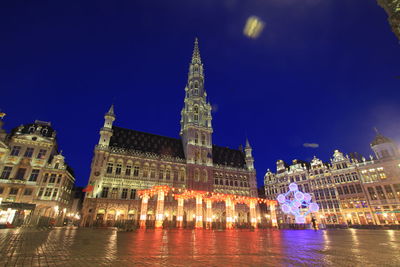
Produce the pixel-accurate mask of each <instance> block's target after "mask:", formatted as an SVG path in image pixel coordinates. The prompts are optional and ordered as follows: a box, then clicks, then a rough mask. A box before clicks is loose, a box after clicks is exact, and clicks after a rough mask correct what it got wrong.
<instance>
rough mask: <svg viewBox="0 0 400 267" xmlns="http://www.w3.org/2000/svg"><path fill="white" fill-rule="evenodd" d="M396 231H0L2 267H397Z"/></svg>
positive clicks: (399, 234)
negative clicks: (362, 266)
mask: <svg viewBox="0 0 400 267" xmlns="http://www.w3.org/2000/svg"><path fill="white" fill-rule="evenodd" d="M399 247H400V231H393V230H388V231H383V230H354V229H353V230H327V231H321V230H320V231H313V230H281V231H279V230H254V231H252V230H227V231H210V230H138V231H135V232H117V231H115V230H112V229H54V230H45V231H37V230H23V229H20V230H0V265H6V266H39V265H40V266H54V265H58V266H74V265H76V266H144V265H146V266H281V265H285V266H288V265H289V266H290V265H292V266H299V265H300V266H301V265H303V266H322V265H324V266H326V265H335V266H356V265H365V266H369V265H384V266H396V265H397V266H399V265H400V256H399V250H398V249H399Z"/></svg>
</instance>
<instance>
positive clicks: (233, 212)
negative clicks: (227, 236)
mask: <svg viewBox="0 0 400 267" xmlns="http://www.w3.org/2000/svg"><path fill="white" fill-rule="evenodd" d="M235 206H236V204H235V201H233V200H232V202H231V211H232V212H231V213H232V226H233V227H235V221H236V218H235V217H236V216H235Z"/></svg>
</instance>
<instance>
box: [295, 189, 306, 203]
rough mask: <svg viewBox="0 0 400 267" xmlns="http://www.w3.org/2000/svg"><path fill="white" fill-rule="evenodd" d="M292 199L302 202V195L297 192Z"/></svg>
mask: <svg viewBox="0 0 400 267" xmlns="http://www.w3.org/2000/svg"><path fill="white" fill-rule="evenodd" d="M294 197H295V198H296V199H297V200H299V201H302V200H303V199H304V194H303V193H302V192H300V191H297V192H296V193H295V194H294Z"/></svg>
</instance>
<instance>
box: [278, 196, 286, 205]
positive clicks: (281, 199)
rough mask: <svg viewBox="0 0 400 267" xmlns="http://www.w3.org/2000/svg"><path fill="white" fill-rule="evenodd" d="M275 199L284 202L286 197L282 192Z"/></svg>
mask: <svg viewBox="0 0 400 267" xmlns="http://www.w3.org/2000/svg"><path fill="white" fill-rule="evenodd" d="M277 200H278V202H279V203H281V204H282V203H285V201H286V197H285V195H284V194H280V195H279V196H278V198H277Z"/></svg>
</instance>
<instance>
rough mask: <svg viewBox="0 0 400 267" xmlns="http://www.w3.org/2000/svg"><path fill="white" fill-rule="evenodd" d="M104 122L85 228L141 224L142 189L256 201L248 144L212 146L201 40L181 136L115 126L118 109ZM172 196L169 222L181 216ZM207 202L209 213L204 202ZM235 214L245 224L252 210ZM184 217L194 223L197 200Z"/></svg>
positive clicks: (151, 212) (152, 203)
mask: <svg viewBox="0 0 400 267" xmlns="http://www.w3.org/2000/svg"><path fill="white" fill-rule="evenodd" d="M104 118H105V122H104V126H103V127H102V128H101V130H100V139H99V143H98V145H96V147H95V150H94V157H93V161H92V165H91V173H90V178H89V184H88V187H87V188H86V191H87V194H86V198H85V202H84V206H83V210H82V212H83V221H82V224H83V225H92V224H94V223H98V224H106V223H107V224H114V223H115V222H116V221H118V220H139V217H140V210H141V205H142V203H143V202H142V199H140V197H139V195H138V191H139V190H146V189H150V188H152V187H157V186H168V187H169V188H173V189H174V190H175V189H176V190H182V192H183V191H188V190H189V191H190V190H197V191H204V192H213V193H220V194H231V195H237V196H246V197H253V198H256V197H257V184H256V171H255V169H254V165H253V162H254V159H253V157H252V148H251V146H250V144H249V142H248V141H247V140H246V147H245V149H243V148H241V147H240V148H239V149H230V148H226V147H221V146H217V145H214V144H213V143H212V133H213V128H212V124H211V121H212V114H211V105H210V103H209V102H208V101H207V93H206V91H205V89H204V70H203V64H202V61H201V58H200V51H199V47H198V41H197V39H196V41H195V45H194V50H193V55H192V60H191V62H190V65H189V74H188V80H187V84H186V87H185V98H184V106H183V109H182V111H181V120H180V125H181V130H180V136H181V138H179V139H178V138H170V137H164V136H158V135H154V134H149V133H144V132H139V131H135V130H130V129H124V128H121V127H118V126H115V125H113V124H114V121H115V120H116V115H115V112H114V106H111V108H110V109H109V111H108V112H107V113H106V114H105V117H104ZM173 194H174V193H173V191H172V190H171V191H170V192H169V193H168V194H166V195H165V204H163V205H164V207H165V209H166V210H168V212H167V214H169V215H170V218H171V219H172V218H173V217H174V216H175V217H176V216H177V200H176V199H174V197H173ZM203 204H204V209H206V203H203ZM156 205H157V196H153V197H150V198H149V200H148V208H147V213H146V214H145V215H146V216H148V218H149V219H148V220H149V221H154V220H155V219H156V218H155V217H156V216H155V214H156ZM218 205H219V204H218ZM218 205H217V206H218ZM217 206H215V207H217ZM220 206H221V207H223V208H222V209H221V212H217V211H216V210H215V214H214V218H218V220H221V221H222V220H226V214H225V210H224V209H225V204H224V205H222V204H221V205H220ZM239 206H240V205H239ZM237 212H238V213H237V216H236V215H235V216H236V217H238V218H239V217H241V218H246V221H247V218H248V216H247V215H248V213H249V210H248V208H247V210H246V208H244V210H243V211H239V210H238V211H237ZM185 214H186V215H185V216H187V220H188V221H189V220H190V221H191V220H192V219H191V218H192V217H193V215H194V214H196V202H195V199H192V200H189V199H186V200H185ZM189 217H190V219H189ZM193 218H194V217H193ZM216 220H217V219H216Z"/></svg>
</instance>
